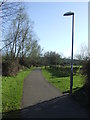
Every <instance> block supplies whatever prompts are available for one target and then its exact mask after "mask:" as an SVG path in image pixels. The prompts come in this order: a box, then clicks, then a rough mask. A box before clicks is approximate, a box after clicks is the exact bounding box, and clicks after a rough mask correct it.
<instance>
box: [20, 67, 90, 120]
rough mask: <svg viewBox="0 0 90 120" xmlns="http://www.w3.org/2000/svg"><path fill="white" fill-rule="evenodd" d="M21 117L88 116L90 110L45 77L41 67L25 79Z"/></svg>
mask: <svg viewBox="0 0 90 120" xmlns="http://www.w3.org/2000/svg"><path fill="white" fill-rule="evenodd" d="M21 107H22V109H21V111H20V114H19V115H20V116H21V118H88V112H87V111H86V110H85V109H84V108H83V107H82V106H80V105H79V104H78V103H77V102H75V101H73V100H72V99H71V98H70V96H69V95H63V94H62V93H61V92H60V91H59V90H58V89H56V88H55V87H54V86H52V85H51V84H50V83H48V81H47V80H46V79H45V78H44V76H43V74H42V72H41V70H40V69H36V70H33V71H32V72H31V73H30V75H29V76H28V77H27V78H26V79H25V80H24V88H23V98H22V106H21Z"/></svg>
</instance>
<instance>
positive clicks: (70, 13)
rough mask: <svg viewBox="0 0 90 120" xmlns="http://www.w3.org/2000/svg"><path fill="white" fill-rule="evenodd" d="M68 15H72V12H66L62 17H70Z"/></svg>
mask: <svg viewBox="0 0 90 120" xmlns="http://www.w3.org/2000/svg"><path fill="white" fill-rule="evenodd" d="M70 15H74V12H71V11H70V12H66V13H65V14H64V15H63V16H70Z"/></svg>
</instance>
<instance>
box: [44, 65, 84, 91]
mask: <svg viewBox="0 0 90 120" xmlns="http://www.w3.org/2000/svg"><path fill="white" fill-rule="evenodd" d="M78 69H79V68H76V67H74V69H73V71H74V76H73V92H74V91H76V90H78V89H80V88H81V87H82V86H83V85H84V78H85V77H84V76H82V75H81V74H78V72H77V71H78ZM42 73H43V75H44V77H45V78H46V79H47V80H48V82H49V83H51V84H53V85H54V86H55V87H56V88H58V89H59V90H60V91H61V92H62V93H65V92H70V67H64V68H59V69H55V68H47V69H45V68H42Z"/></svg>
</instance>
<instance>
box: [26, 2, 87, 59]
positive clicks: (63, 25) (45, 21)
mask: <svg viewBox="0 0 90 120" xmlns="http://www.w3.org/2000/svg"><path fill="white" fill-rule="evenodd" d="M25 7H26V11H27V13H28V16H29V18H30V19H31V20H32V21H34V31H35V33H36V34H37V36H38V37H39V39H40V40H39V44H40V45H41V47H42V48H43V49H44V51H43V52H46V51H56V52H57V53H59V54H62V55H63V56H65V57H69V56H71V44H72V16H63V14H64V13H65V12H68V11H72V12H74V13H75V24H74V54H75V53H76V52H77V50H78V49H79V48H80V46H81V44H83V45H84V44H86V45H87V46H88V3H87V2H45V3H43V2H35V3H34V2H27V3H25Z"/></svg>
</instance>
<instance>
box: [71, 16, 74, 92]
mask: <svg viewBox="0 0 90 120" xmlns="http://www.w3.org/2000/svg"><path fill="white" fill-rule="evenodd" d="M73 41H74V14H73V15H72V53H71V75H70V94H72V87H73Z"/></svg>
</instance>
